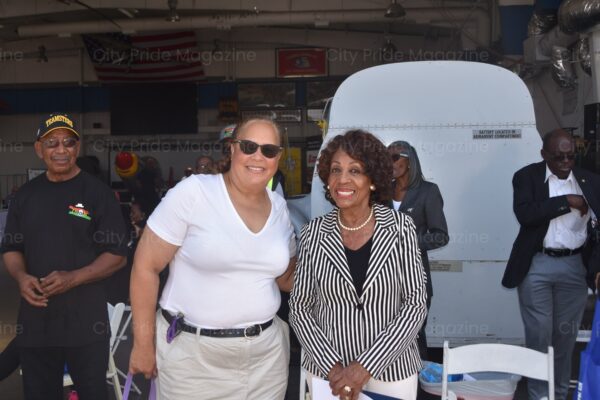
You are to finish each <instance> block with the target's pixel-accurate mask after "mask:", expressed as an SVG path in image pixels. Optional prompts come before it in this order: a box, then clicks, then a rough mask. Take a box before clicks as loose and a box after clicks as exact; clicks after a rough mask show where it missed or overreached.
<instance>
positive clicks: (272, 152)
mask: <svg viewBox="0 0 600 400" xmlns="http://www.w3.org/2000/svg"><path fill="white" fill-rule="evenodd" d="M232 143H237V144H239V145H240V150H242V153H244V154H246V155H251V154H254V153H256V150H258V148H259V147H260V151H261V153H262V155H263V156H265V157H267V158H275V157H277V155H278V154H279V153H280V152H281V150H283V147H281V146H277V145H275V144H258V143H255V142H253V141H252V140H242V139H240V140H234V141H233V142H232Z"/></svg>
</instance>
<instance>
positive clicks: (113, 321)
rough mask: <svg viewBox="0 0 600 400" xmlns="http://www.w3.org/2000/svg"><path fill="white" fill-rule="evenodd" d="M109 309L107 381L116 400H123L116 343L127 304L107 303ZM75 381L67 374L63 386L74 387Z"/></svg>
mask: <svg viewBox="0 0 600 400" xmlns="http://www.w3.org/2000/svg"><path fill="white" fill-rule="evenodd" d="M107 307H108V320H109V322H110V341H109V349H110V351H109V352H108V370H107V371H106V379H108V380H110V381H111V384H112V386H113V389H114V391H115V398H116V399H117V400H123V393H122V389H121V383H120V381H119V373H118V372H119V370H118V369H117V367H116V365H115V359H114V354H115V350H116V346H115V341H116V339H117V336H118V332H119V326H120V325H121V320H122V319H123V312H124V311H125V304H123V303H117V304H115V305H114V306H113V305H112V304H109V303H107ZM72 385H73V380H72V379H71V376H70V375H69V374H68V373H66V374H65V375H64V377H63V386H72Z"/></svg>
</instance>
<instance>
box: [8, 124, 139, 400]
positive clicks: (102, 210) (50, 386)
mask: <svg viewBox="0 0 600 400" xmlns="http://www.w3.org/2000/svg"><path fill="white" fill-rule="evenodd" d="M36 139H37V140H36V142H35V145H34V146H35V151H36V154H37V155H38V157H40V158H41V159H42V160H43V161H44V163H45V164H46V167H47V169H48V170H47V172H46V173H45V174H42V175H40V176H38V177H37V178H35V179H33V180H31V181H30V182H28V183H26V184H25V185H23V187H21V189H20V190H19V191H18V192H17V194H16V196H15V198H14V200H13V201H12V203H11V207H10V210H9V212H8V218H7V223H6V229H5V232H4V237H3V241H2V248H1V252H2V253H3V259H4V263H5V265H6V268H7V270H8V272H9V273H10V274H11V276H12V277H13V278H14V279H15V280H16V281H17V282H18V284H19V289H20V292H21V297H22V298H21V304H20V308H19V317H18V324H19V325H18V326H19V329H18V330H17V331H18V335H17V344H18V347H19V353H20V359H21V368H22V371H23V387H24V392H25V399H26V400H42V399H43V400H55V399H56V400H60V399H62V398H63V397H62V395H63V389H62V385H63V379H62V378H63V372H64V366H65V364H66V365H67V368H68V370H69V373H70V374H71V377H72V379H73V382H74V384H75V387H76V389H77V392H78V394H79V397H80V399H82V400H90V399H98V400H106V398H107V388H106V380H105V378H106V369H107V367H108V352H109V349H108V341H109V338H110V327H109V323H108V313H107V306H106V294H105V292H104V285H103V282H102V280H103V279H104V278H107V277H108V276H110V275H111V274H113V273H114V272H115V271H117V270H118V269H119V268H121V267H122V266H123V265H124V263H125V257H124V256H125V255H126V254H127V240H128V235H127V232H126V229H125V223H124V221H123V217H122V215H121V211H120V208H119V205H118V203H117V201H116V198H115V196H114V194H113V193H112V192H111V191H110V189H109V188H108V186H106V185H105V184H103V183H102V182H101V181H99V180H98V179H97V178H95V177H93V176H91V175H89V174H87V173H86V172H84V171H81V170H80V169H79V167H77V165H76V163H75V161H76V159H77V155H78V154H79V146H80V143H79V133H78V132H77V130H76V129H75V126H74V124H73V121H72V120H71V119H70V118H69V117H68V116H67V115H64V114H54V115H50V116H49V117H48V118H47V119H45V120H44V121H43V122H42V124H41V126H40V129H39V130H38V132H37V138H36Z"/></svg>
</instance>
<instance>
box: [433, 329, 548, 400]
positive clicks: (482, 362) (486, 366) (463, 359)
mask: <svg viewBox="0 0 600 400" xmlns="http://www.w3.org/2000/svg"><path fill="white" fill-rule="evenodd" d="M471 372H505V373H512V374H517V375H521V376H526V377H528V378H533V379H538V380H541V381H547V382H548V398H549V400H554V349H553V348H552V346H549V347H548V353H547V354H545V353H542V352H539V351H535V350H531V349H528V348H525V347H520V346H513V345H508V344H472V345H467V346H460V347H456V348H454V349H451V348H450V347H449V346H448V341H447V340H446V341H444V370H443V375H442V400H449V399H456V394H455V393H453V392H452V391H449V390H448V375H450V374H463V373H471ZM449 396H451V397H449Z"/></svg>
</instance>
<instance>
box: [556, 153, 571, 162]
mask: <svg viewBox="0 0 600 400" xmlns="http://www.w3.org/2000/svg"><path fill="white" fill-rule="evenodd" d="M576 156H577V155H576V154H575V153H560V154H551V155H550V159H552V161H556V162H559V161H563V160H564V159H565V158H566V159H567V160H569V161H573V160H574V159H575V157H576Z"/></svg>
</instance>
